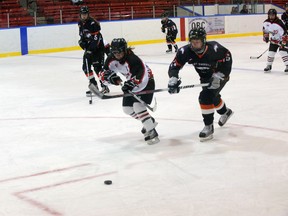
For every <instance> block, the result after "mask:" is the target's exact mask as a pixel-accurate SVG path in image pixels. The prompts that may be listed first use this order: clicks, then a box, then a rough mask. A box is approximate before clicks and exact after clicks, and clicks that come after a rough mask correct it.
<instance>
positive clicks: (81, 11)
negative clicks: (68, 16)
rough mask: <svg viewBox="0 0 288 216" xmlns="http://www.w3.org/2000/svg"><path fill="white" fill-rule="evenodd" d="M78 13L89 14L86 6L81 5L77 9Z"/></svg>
mask: <svg viewBox="0 0 288 216" xmlns="http://www.w3.org/2000/svg"><path fill="white" fill-rule="evenodd" d="M79 13H80V14H89V8H88V6H82V7H81V8H80V11H79Z"/></svg>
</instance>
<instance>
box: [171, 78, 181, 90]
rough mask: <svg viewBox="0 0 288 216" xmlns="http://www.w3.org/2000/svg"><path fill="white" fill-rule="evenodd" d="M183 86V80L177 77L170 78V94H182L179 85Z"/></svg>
mask: <svg viewBox="0 0 288 216" xmlns="http://www.w3.org/2000/svg"><path fill="white" fill-rule="evenodd" d="M180 84H181V80H180V79H178V78H176V77H170V79H169V82H168V92H169V93H170V94H176V93H179V92H180V88H179V85H180Z"/></svg>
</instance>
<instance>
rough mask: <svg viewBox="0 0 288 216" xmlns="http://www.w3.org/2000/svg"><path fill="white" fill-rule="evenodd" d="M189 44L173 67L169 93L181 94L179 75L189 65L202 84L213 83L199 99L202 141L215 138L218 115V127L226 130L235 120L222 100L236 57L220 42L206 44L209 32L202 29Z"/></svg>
mask: <svg viewBox="0 0 288 216" xmlns="http://www.w3.org/2000/svg"><path fill="white" fill-rule="evenodd" d="M188 38H189V43H188V44H187V45H185V46H183V47H181V48H180V49H179V51H178V52H177V54H176V56H175V58H174V60H173V61H172V63H171V64H170V66H169V70H168V75H169V82H168V89H169V90H168V91H169V93H170V94H174V93H179V91H180V88H179V85H180V84H181V80H180V79H179V71H180V70H181V69H182V68H183V66H184V65H185V64H186V63H188V64H191V65H193V66H194V68H195V70H196V72H197V73H198V75H199V77H200V82H201V83H210V85H209V86H208V87H203V88H202V91H201V92H200V95H199V104H200V107H201V112H202V117H203V121H204V125H205V127H204V128H203V130H202V131H201V132H200V134H199V137H200V141H205V140H209V139H212V138H213V133H214V126H213V121H214V111H215V110H216V111H217V113H218V114H220V115H221V117H220V119H219V121H218V124H219V125H220V126H221V127H222V126H223V125H225V123H226V122H227V120H228V119H229V118H230V117H231V116H232V114H233V112H232V110H231V109H229V108H227V107H226V104H225V103H224V101H223V100H222V99H221V95H220V91H221V90H222V89H223V87H224V86H225V84H226V83H227V82H228V81H229V77H230V72H231V68H232V56H231V53H230V51H229V50H228V49H226V48H225V47H223V46H222V45H221V44H219V43H218V42H216V41H210V42H207V41H206V31H205V29H204V28H202V27H198V28H194V29H191V30H190V32H189V35H188Z"/></svg>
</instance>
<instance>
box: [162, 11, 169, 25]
mask: <svg viewBox="0 0 288 216" xmlns="http://www.w3.org/2000/svg"><path fill="white" fill-rule="evenodd" d="M168 17H169V12H164V13H162V14H161V24H165V23H166V22H167V20H168Z"/></svg>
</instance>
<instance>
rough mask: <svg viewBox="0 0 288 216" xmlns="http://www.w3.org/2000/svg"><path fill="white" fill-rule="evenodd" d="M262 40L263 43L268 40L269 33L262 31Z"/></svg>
mask: <svg viewBox="0 0 288 216" xmlns="http://www.w3.org/2000/svg"><path fill="white" fill-rule="evenodd" d="M263 41H264V42H265V43H268V42H269V34H268V33H263Z"/></svg>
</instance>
